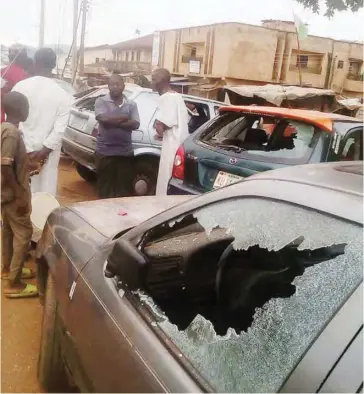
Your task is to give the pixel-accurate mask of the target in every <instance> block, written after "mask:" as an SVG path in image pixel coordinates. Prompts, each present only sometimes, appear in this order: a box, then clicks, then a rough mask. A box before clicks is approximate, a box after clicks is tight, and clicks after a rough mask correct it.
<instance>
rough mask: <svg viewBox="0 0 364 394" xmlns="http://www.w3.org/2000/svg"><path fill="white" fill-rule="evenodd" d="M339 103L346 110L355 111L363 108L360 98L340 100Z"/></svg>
mask: <svg viewBox="0 0 364 394" xmlns="http://www.w3.org/2000/svg"><path fill="white" fill-rule="evenodd" d="M337 102H338V103H339V104H340V105H341V106H343V107H345V108H346V109H348V110H350V111H353V110H355V109H358V108H360V107H362V106H363V104H362V103H361V101H360V100H359V99H358V98H345V99H338V100H337Z"/></svg>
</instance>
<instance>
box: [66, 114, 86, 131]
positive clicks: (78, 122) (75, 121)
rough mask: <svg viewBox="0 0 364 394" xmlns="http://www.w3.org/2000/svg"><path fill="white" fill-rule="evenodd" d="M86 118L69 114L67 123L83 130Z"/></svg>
mask: <svg viewBox="0 0 364 394" xmlns="http://www.w3.org/2000/svg"><path fill="white" fill-rule="evenodd" d="M86 123H87V119H85V118H80V117H78V116H75V115H73V114H71V116H70V121H69V124H70V126H72V127H73V128H74V129H76V130H83V129H84V128H85V126H86Z"/></svg>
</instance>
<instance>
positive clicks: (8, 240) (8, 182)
mask: <svg viewBox="0 0 364 394" xmlns="http://www.w3.org/2000/svg"><path fill="white" fill-rule="evenodd" d="M2 104H3V108H4V110H5V113H6V115H7V120H6V122H4V123H2V124H1V217H2V231H1V236H2V248H1V249H2V250H1V254H2V255H1V259H2V273H1V278H2V279H8V280H9V286H8V288H6V289H5V291H4V293H5V296H6V297H8V298H24V297H31V296H35V295H37V294H38V290H37V288H36V286H33V285H31V284H26V283H24V282H22V280H21V279H28V278H31V277H33V276H34V274H33V273H32V272H31V270H29V269H28V268H24V262H25V257H26V254H27V251H28V248H29V243H30V241H31V237H32V231H33V228H32V224H31V221H30V213H31V193H30V185H29V163H28V155H27V152H26V149H25V145H24V142H23V139H22V136H21V134H20V131H19V130H18V126H19V123H20V122H24V121H25V120H26V119H27V117H28V113H29V103H28V100H27V98H26V97H25V96H24V95H22V94H21V93H17V92H10V93H8V94H6V95H5V96H4V98H3V102H2Z"/></svg>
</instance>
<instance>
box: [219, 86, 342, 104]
mask: <svg viewBox="0 0 364 394" xmlns="http://www.w3.org/2000/svg"><path fill="white" fill-rule="evenodd" d="M224 89H225V90H227V91H230V92H233V93H236V94H238V95H240V96H243V97H249V98H254V97H259V98H262V99H264V100H266V101H268V102H269V103H272V104H274V105H276V106H278V107H279V106H280V105H281V104H282V102H283V101H285V100H287V101H291V100H297V99H307V98H312V97H323V96H335V93H334V92H333V91H332V90H329V89H316V88H304V87H298V86H283V85H264V86H254V85H253V86H252V85H241V86H224Z"/></svg>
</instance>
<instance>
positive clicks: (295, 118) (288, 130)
mask: <svg viewBox="0 0 364 394" xmlns="http://www.w3.org/2000/svg"><path fill="white" fill-rule="evenodd" d="M349 160H363V123H362V121H360V120H359V119H357V118H351V117H348V116H344V115H339V114H330V113H324V112H318V111H308V110H302V109H289V108H277V107H259V106H254V105H252V106H229V107H221V108H220V115H219V116H218V117H216V118H215V119H213V120H211V121H210V122H208V123H207V124H205V125H204V126H202V127H201V128H200V129H199V130H198V131H197V132H196V133H195V134H194V135H193V136H190V137H189V138H187V140H186V141H184V143H183V144H182V145H181V146H180V148H179V149H178V151H177V153H176V156H175V161H174V167H173V172H172V177H171V180H170V182H169V187H168V194H174V195H178V194H202V193H206V192H208V191H211V190H215V189H218V188H221V187H224V186H227V185H229V184H232V183H235V182H238V181H241V180H242V179H244V178H246V177H248V176H251V175H254V174H257V173H259V172H263V171H267V170H274V169H278V168H284V167H288V166H294V165H301V164H314V163H321V162H332V161H349Z"/></svg>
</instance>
